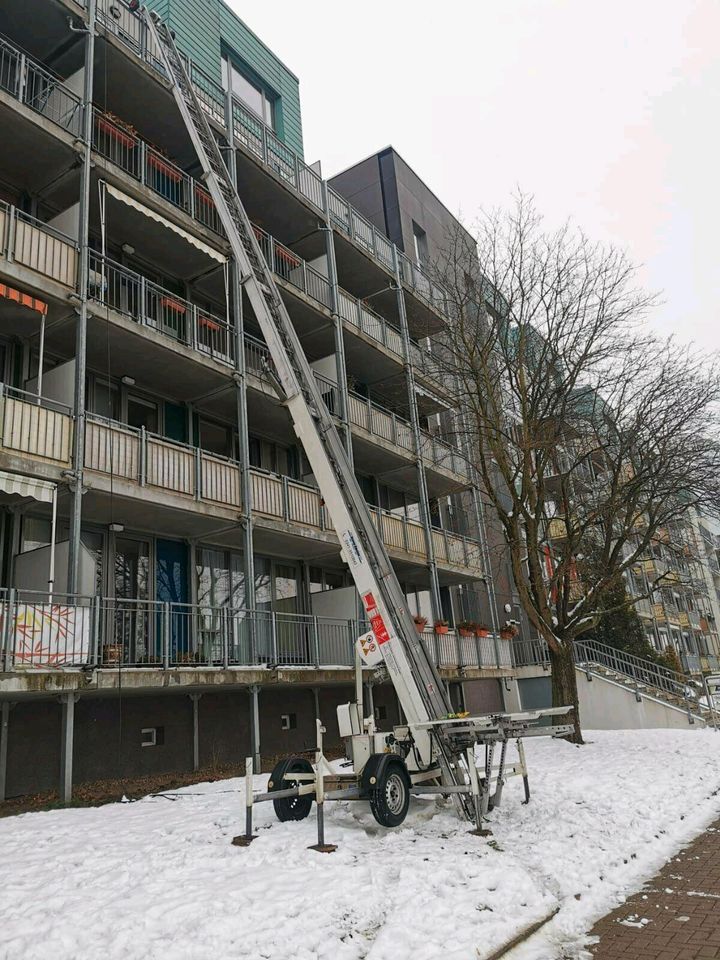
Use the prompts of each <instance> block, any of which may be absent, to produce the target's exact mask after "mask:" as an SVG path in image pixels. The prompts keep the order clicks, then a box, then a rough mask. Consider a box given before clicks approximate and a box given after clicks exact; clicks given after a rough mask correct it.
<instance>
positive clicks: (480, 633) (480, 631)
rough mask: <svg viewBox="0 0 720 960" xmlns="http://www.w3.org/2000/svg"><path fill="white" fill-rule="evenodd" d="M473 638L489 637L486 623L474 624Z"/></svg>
mask: <svg viewBox="0 0 720 960" xmlns="http://www.w3.org/2000/svg"><path fill="white" fill-rule="evenodd" d="M475 636H476V637H489V636H490V627H488V625H487V624H486V623H476V624H475Z"/></svg>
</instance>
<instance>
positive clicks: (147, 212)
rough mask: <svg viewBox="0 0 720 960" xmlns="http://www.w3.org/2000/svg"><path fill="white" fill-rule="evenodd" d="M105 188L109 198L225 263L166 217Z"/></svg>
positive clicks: (111, 189)
mask: <svg viewBox="0 0 720 960" xmlns="http://www.w3.org/2000/svg"><path fill="white" fill-rule="evenodd" d="M105 188H106V190H107V192H108V193H109V194H110V196H111V197H114V199H115V200H119V201H120V203H124V204H126V205H127V206H128V207H132V208H133V210H137V211H138V213H142V214H143V216H145V217H149V218H150V219H151V220H154V221H155V222H156V223H160V224H162V226H163V227H166V228H167V229H168V230H172V232H173V233H176V234H177V235H178V236H179V237H182V238H183V240H185V241H186V242H187V243H189V244H190V245H191V246H193V247H195V249H196V250H201V251H202V252H203V253H204V254H206V255H207V256H208V257H210V258H211V259H212V260H216V261H217V262H218V263H227V257H224V256H223V255H222V254H221V253H219V252H218V251H217V250H215V249H213V247H211V246H209V245H208V244H207V243H203V241H202V240H200V238H199V237H194V236H193V235H192V234H191V233H188V232H187V230H183V228H182V227H180V226H178V225H177V223H173V222H172V221H171V220H168V219H167V218H166V217H163V216H161V215H160V214H159V213H156V212H155V211H154V210H151V209H150V207H146V206H145V204H144V203H140V201H139V200H136V199H135V198H134V197H130V196H128V194H127V193H123V192H122V190H118V188H117V187H114V186H113V185H112V184H111V183H106V184H105Z"/></svg>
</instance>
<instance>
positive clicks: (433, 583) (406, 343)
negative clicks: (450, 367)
mask: <svg viewBox="0 0 720 960" xmlns="http://www.w3.org/2000/svg"><path fill="white" fill-rule="evenodd" d="M393 265H394V268H395V286H396V290H397V304H398V314H399V316H400V332H401V334H402V341H403V354H404V356H403V366H404V368H405V383H406V385H407V393H408V407H409V409H410V424H411V427H412V433H413V443H414V445H415V466H416V470H417V478H418V487H419V489H420V518H421V520H422V524H423V529H424V530H425V542H426V544H427V554H428V569H429V571H430V597H431V602H432V608H433V616H434V618H435V619H436V620H439V619H440V618H441V617H442V601H441V599H440V581H439V580H438V572H437V563H436V561H435V548H434V545H433V539H432V528H431V525H430V508H429V504H428V491H427V480H426V477H425V465H424V463H423V458H422V438H421V435H420V420H419V418H418V411H417V400H416V395H415V377H414V374H413V369H412V362H411V354H410V331H409V328H408V320H407V311H406V309H405V294H404V292H403V287H402V280H401V278H400V261H399V260H398V251H397V247H396V246H395V245H393Z"/></svg>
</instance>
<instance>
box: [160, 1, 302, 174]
mask: <svg viewBox="0 0 720 960" xmlns="http://www.w3.org/2000/svg"><path fill="white" fill-rule="evenodd" d="M147 5H148V7H150V8H151V9H153V10H156V11H157V13H158V14H159V15H160V16H161V17H162V18H163V20H169V21H170V24H171V26H172V27H173V29H174V30H175V34H176V37H177V41H178V46H179V47H180V48H181V49H182V50H184V51H185V53H187V54H188V55H189V56H190V57H191V59H192V60H194V61H195V62H196V63H197V64H198V66H199V67H201V69H203V70H204V71H205V73H207V74H208V75H209V76H210V77H212V78H213V79H214V80H216V81H217V82H218V83H220V81H221V72H220V61H221V56H222V51H223V48H225V47H227V49H228V50H229V52H230V53H231V54H234V56H235V59H237V60H238V61H239V62H240V63H241V64H242V63H245V64H247V65H248V66H249V67H250V68H251V70H252V71H254V72H255V73H256V74H257V75H258V77H259V78H260V79H261V80H262V81H263V82H264V83H265V84H266V86H267V87H268V88H269V90H271V91H272V92H273V93H274V94H275V95H276V96H277V97H278V98H279V103H280V117H279V122H278V124H277V127H278V129H277V134H278V136H279V137H280V139H282V140H283V141H284V142H285V143H286V144H287V145H288V147H290V149H291V150H294V151H295V153H297V154H298V156H300V157H302V156H303V143H302V119H301V116H300V90H299V84H298V79H297V77H296V76H294V74H292V73H291V72H290V71H289V70H288V69H287V67H286V66H285V65H284V64H283V63H282V62H281V61H280V60H278V58H277V57H276V56H275V54H274V53H273V52H272V50H270V49H268V47H266V46H265V44H264V43H263V42H262V41H261V40H260V39H259V38H258V37H256V36H255V34H254V33H253V32H252V30H250V29H249V28H248V27H247V26H246V25H245V24H244V23H243V22H242V20H240V18H239V17H237V16H236V15H235V14H234V13H233V11H232V10H231V9H230V8H229V7H228V6H227V5H226V4H225V3H224V2H223V0H148V4H147Z"/></svg>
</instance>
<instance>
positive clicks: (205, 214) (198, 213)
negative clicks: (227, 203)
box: [93, 109, 222, 234]
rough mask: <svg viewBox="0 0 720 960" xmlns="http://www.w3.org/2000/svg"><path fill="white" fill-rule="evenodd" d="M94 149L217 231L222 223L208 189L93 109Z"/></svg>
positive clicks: (220, 229)
mask: <svg viewBox="0 0 720 960" xmlns="http://www.w3.org/2000/svg"><path fill="white" fill-rule="evenodd" d="M93 148H94V149H95V150H97V152H98V153H100V154H102V156H103V157H106V158H107V159H108V160H110V161H111V162H112V163H114V164H115V165H116V166H118V167H120V168H121V169H122V170H124V171H125V172H126V173H129V174H130V176H131V177H133V178H134V179H135V180H138V181H139V182H140V183H141V184H143V185H144V186H146V187H149V188H150V189H151V190H152V191H153V192H154V193H157V194H158V196H160V197H162V198H163V200H167V201H168V203H171V204H173V206H175V207H178V208H179V209H180V210H183V211H184V212H185V213H187V214H188V215H189V216H191V217H192V218H193V219H194V220H197V221H198V223H201V224H202V225H203V226H205V227H208V229H210V230H213V231H214V232H215V233H218V234H221V233H222V225H221V223H220V217H219V216H218V213H217V210H216V209H215V204H214V203H213V201H212V197H211V196H210V194H209V193H208V191H207V190H206V189H205V188H204V187H203V186H201V184H199V183H198V182H197V180H194V179H193V178H192V177H191V176H189V175H188V174H187V173H185V171H184V170H182V169H181V168H180V167H178V166H177V165H176V164H175V163H173V162H172V160H170V159H168V158H167V157H165V156H163V155H162V154H161V153H159V152H158V151H157V150H155V149H153V148H152V147H151V146H150V145H149V144H147V143H146V142H145V141H144V140H141V139H140V137H138V136H136V135H135V133H133V132H131V131H129V130H128V129H127V128H125V127H123V126H122V125H121V124H119V123H118V122H117V121H115V120H114V119H113V118H112V117H109V116H108V115H107V114H105V113H102V112H101V111H99V110H97V109H95V110H94V111H93Z"/></svg>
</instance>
